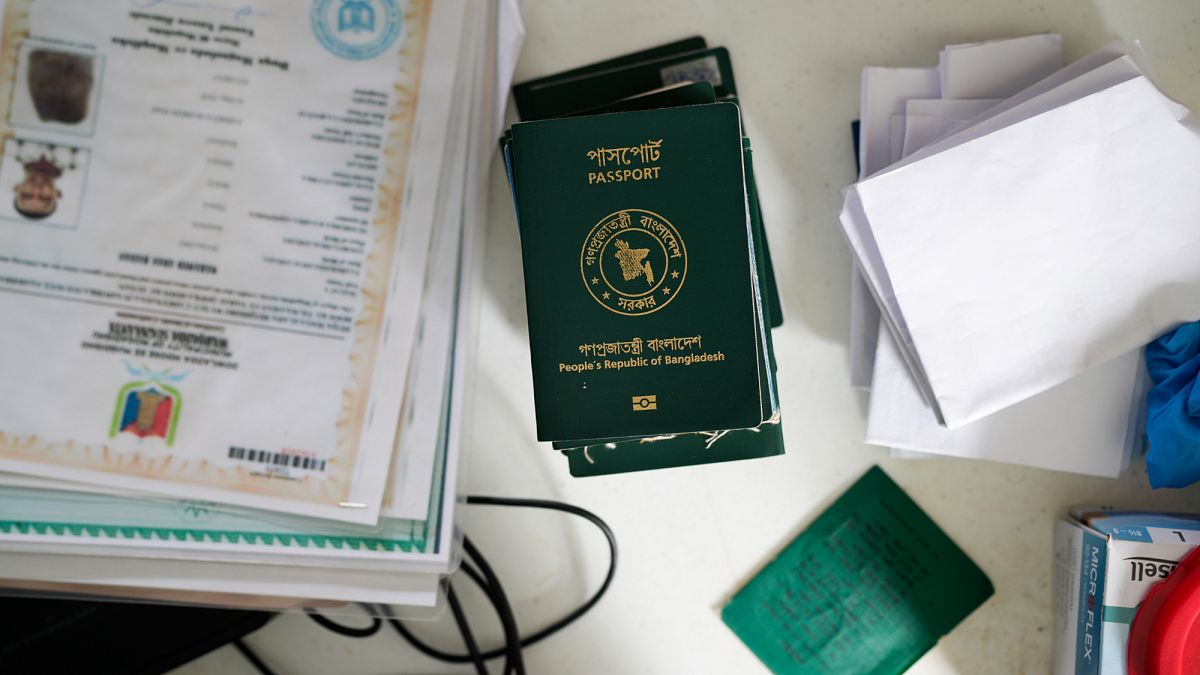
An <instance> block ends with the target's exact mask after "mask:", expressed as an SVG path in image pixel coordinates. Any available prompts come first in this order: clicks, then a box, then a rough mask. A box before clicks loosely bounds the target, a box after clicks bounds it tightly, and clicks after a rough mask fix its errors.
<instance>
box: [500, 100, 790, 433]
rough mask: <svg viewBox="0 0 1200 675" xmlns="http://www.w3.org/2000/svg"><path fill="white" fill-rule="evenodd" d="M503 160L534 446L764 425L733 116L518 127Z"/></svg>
mask: <svg viewBox="0 0 1200 675" xmlns="http://www.w3.org/2000/svg"><path fill="white" fill-rule="evenodd" d="M508 150H509V152H510V155H511V165H512V180H513V187H514V193H515V195H516V197H517V200H516V201H517V217H518V222H519V227H520V229H521V246H522V260H523V265H524V272H525V297H526V306H527V309H528V313H529V333H530V335H529V340H530V351H531V354H532V361H533V381H534V399H535V409H536V416H537V427H538V439H539V440H543V441H552V440H566V439H578V438H605V437H610V436H614V435H622V436H648V435H656V434H671V433H682V432H689V431H705V430H711V429H714V428H717V429H739V428H747V427H755V426H758V425H759V424H760V423H762V422H763V421H764V420H765V419H767V418H768V417H770V414H769V413H770V410H771V405H770V402H764V400H763V396H762V392H763V391H764V390H766V389H768V388H767V387H765V386H764V383H763V382H762V378H763V371H764V368H763V361H764V359H765V358H766V355H765V341H764V340H763V332H764V331H763V328H762V325H761V313H762V308H761V305H760V304H759V298H758V295H757V293H756V288H755V285H756V279H755V275H756V270H755V269H754V251H753V238H752V236H751V229H750V220H749V207H748V204H747V197H746V190H745V177H744V174H743V166H742V137H741V125H740V122H739V115H738V109H737V106H735V105H733V104H730V103H713V104H709V105H696V106H687V107H682V108H669V109H660V110H646V111H636V112H625V113H620V114H610V115H596V116H589V117H577V118H564V119H554V120H544V121H538V122H527V123H522V124H517V125H515V126H514V127H513V129H512V140H511V143H510V144H509V148H508ZM764 410H765V411H766V412H767V413H768V414H764Z"/></svg>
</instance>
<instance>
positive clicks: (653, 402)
mask: <svg viewBox="0 0 1200 675" xmlns="http://www.w3.org/2000/svg"><path fill="white" fill-rule="evenodd" d="M645 410H658V395H657V394H643V395H641V396H634V397H633V411H634V412H642V411H645Z"/></svg>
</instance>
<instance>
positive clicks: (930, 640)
mask: <svg viewBox="0 0 1200 675" xmlns="http://www.w3.org/2000/svg"><path fill="white" fill-rule="evenodd" d="M991 595H992V584H991V582H990V581H988V579H987V577H986V576H984V574H983V571H982V570H980V569H979V567H977V566H976V565H975V563H973V562H971V559H970V558H968V557H967V555H966V554H965V553H963V552H962V550H961V549H960V548H958V546H956V545H955V544H954V542H953V541H951V540H950V538H949V537H947V536H946V533H945V532H942V530H941V529H939V528H938V526H937V525H936V524H935V523H934V522H933V521H932V520H930V519H929V516H927V515H925V512H924V511H922V510H921V508H920V507H919V506H917V505H916V503H914V502H913V501H912V499H910V498H909V497H908V495H906V494H905V493H904V491H903V490H901V489H900V487H899V486H897V485H896V484H895V483H894V482H892V479H891V478H889V477H888V476H887V474H885V473H884V472H883V471H882V470H881V469H879V467H874V468H872V469H871V470H870V471H868V472H867V473H866V475H864V476H863V477H862V478H860V479H859V481H858V482H857V483H855V484H854V486H853V487H851V488H850V489H849V490H847V491H846V493H845V494H843V495H842V496H841V497H840V498H839V499H838V500H837V501H836V502H834V504H833V506H831V507H829V509H828V510H827V511H825V512H824V513H822V514H821V515H820V516H818V517H817V519H816V520H815V521H814V522H813V524H812V525H810V526H809V527H808V529H807V530H805V531H804V532H802V533H801V534H800V536H798V537H796V539H794V540H793V541H792V542H791V543H790V544H788V546H787V548H785V549H784V550H783V552H781V553H780V554H779V556H778V557H777V558H776V559H775V560H773V561H771V562H770V563H769V564H768V565H767V566H766V567H765V568H764V569H763V570H762V571H761V572H759V573H758V575H757V576H755V577H754V578H753V579H751V580H750V582H749V583H747V584H746V585H745V586H744V587H743V588H742V589H741V590H740V591H738V593H737V594H736V595H735V596H734V597H733V599H732V600H730V601H729V603H728V604H727V605H725V607H724V609H723V610H722V611H721V618H722V619H723V620H724V621H725V624H726V625H728V626H729V628H730V629H732V630H733V632H734V633H736V634H737V636H738V637H739V638H741V640H742V642H745V643H746V646H748V647H749V648H750V650H751V651H753V652H754V654H755V655H756V656H758V658H759V659H760V660H762V662H763V663H764V664H766V666H767V667H768V668H770V669H771V671H772V672H775V673H788V674H791V673H796V674H801V673H803V674H806V675H807V674H810V673H811V674H816V673H821V674H822V675H825V674H833V673H855V674H868V673H869V674H873V675H883V674H888V673H901V672H904V670H906V669H907V668H908V667H909V666H911V665H912V664H913V663H914V662H916V660H917V659H919V658H920V657H921V655H922V654H924V653H925V652H926V651H928V650H929V648H930V647H932V646H933V645H934V644H935V643H936V642H937V641H938V638H940V637H941V636H942V635H945V634H946V633H948V632H950V630H951V629H953V628H954V627H955V626H956V625H958V623H959V622H960V621H962V620H963V619H964V618H966V616H967V615H968V614H970V613H971V612H972V611H973V610H974V609H975V608H976V607H978V606H979V605H980V604H982V603H983V601H984V600H986V599H987V598H988V597H990V596H991Z"/></svg>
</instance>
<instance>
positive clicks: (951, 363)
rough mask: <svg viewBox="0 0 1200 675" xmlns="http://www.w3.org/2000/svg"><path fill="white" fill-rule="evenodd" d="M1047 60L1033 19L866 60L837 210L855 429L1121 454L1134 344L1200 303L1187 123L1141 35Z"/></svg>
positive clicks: (1051, 47) (1078, 456) (1049, 53)
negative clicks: (893, 61) (1071, 58)
mask: <svg viewBox="0 0 1200 675" xmlns="http://www.w3.org/2000/svg"><path fill="white" fill-rule="evenodd" d="M1062 64H1063V61H1062V49H1061V40H1060V39H1059V37H1058V36H1057V35H1035V36H1030V37H1024V38H1018V39H1015V40H1002V41H996V42H988V43H982V44H975V45H956V46H951V47H947V48H946V50H944V51H943V52H942V54H941V58H940V59H939V66H938V67H937V68H930V69H883V68H868V69H866V70H865V71H864V74H863V98H862V115H861V125H862V126H861V132H860V133H861V136H860V139H861V143H860V157H859V160H860V168H861V172H862V173H861V176H860V180H859V182H858V183H856V184H854V185H852V186H850V187H849V188H847V190H846V192H845V203H844V206H843V210H842V213H841V224H842V228H843V231H844V233H845V236H846V238H847V240H848V242H849V244H850V247H851V250H852V252H853V258H854V261H855V265H856V274H855V280H854V283H855V285H854V289H855V290H854V293H853V294H852V298H851V300H852V303H853V305H854V307H853V311H852V329H851V334H852V344H851V352H852V376H853V382H854V384H855V385H856V386H862V387H869V388H870V390H871V403H870V411H869V421H868V429H867V442H868V443H872V444H876V445H883V446H886V447H890V448H893V451H894V452H897V454H901V455H923V454H937V455H948V456H958V457H971V458H980V459H990V460H996V461H1003V462H1011V463H1016V464H1024V465H1029V466H1036V467H1041V468H1048V469H1056V470H1062V471H1071V472H1076V473H1084V474H1091V475H1099V476H1116V475H1117V474H1119V473H1120V471H1121V470H1122V469H1123V468H1124V467H1125V466H1126V465H1127V463H1128V461H1129V458H1130V454H1131V452H1132V449H1133V447H1134V446H1135V444H1136V440H1137V438H1138V437H1139V433H1138V430H1137V425H1138V420H1139V417H1140V415H1139V407H1140V403H1141V400H1142V392H1143V381H1144V375H1143V370H1144V369H1143V367H1142V364H1141V360H1140V347H1141V346H1142V345H1144V344H1145V343H1146V342H1148V341H1150V340H1152V339H1153V338H1154V337H1156V336H1157V335H1159V334H1161V333H1162V332H1164V331H1166V330H1168V329H1170V328H1172V327H1174V326H1176V325H1178V324H1179V323H1181V322H1185V321H1192V320H1196V319H1197V318H1200V266H1197V265H1196V259H1197V255H1198V254H1200V200H1197V199H1196V198H1195V195H1194V186H1195V185H1196V184H1197V181H1198V180H1200V133H1198V129H1200V125H1197V122H1196V120H1195V118H1194V117H1192V116H1191V114H1190V113H1189V111H1188V110H1187V109H1186V108H1184V107H1183V106H1180V105H1178V104H1177V103H1174V102H1173V101H1171V100H1170V99H1169V98H1167V97H1166V96H1165V95H1164V94H1163V93H1162V92H1161V91H1159V90H1158V88H1157V87H1156V86H1155V84H1154V82H1153V80H1152V78H1151V77H1150V75H1149V74H1148V71H1147V69H1146V68H1145V64H1144V57H1143V56H1142V54H1141V51H1140V49H1139V48H1138V47H1137V46H1136V45H1123V44H1113V45H1109V46H1107V47H1105V48H1103V49H1101V50H1100V51H1098V52H1095V53H1093V54H1091V55H1089V56H1087V57H1085V58H1083V59H1081V60H1079V61H1077V62H1075V63H1072V64H1071V65H1069V66H1066V67H1062ZM881 323H882V325H883V326H884V329H883V330H879V328H878V326H879V325H880V324H881Z"/></svg>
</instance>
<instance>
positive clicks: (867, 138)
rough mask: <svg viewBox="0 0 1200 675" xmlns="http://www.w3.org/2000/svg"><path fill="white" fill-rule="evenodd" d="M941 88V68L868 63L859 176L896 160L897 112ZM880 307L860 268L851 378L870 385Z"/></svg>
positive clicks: (853, 306)
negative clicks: (894, 125) (871, 65)
mask: <svg viewBox="0 0 1200 675" xmlns="http://www.w3.org/2000/svg"><path fill="white" fill-rule="evenodd" d="M939 93H940V85H939V83H938V72H937V69H936V68H863V73H862V93H861V96H862V98H861V103H860V110H859V141H858V158H859V160H858V161H859V166H860V172H859V177H860V178H862V177H865V176H869V175H871V174H872V173H875V172H876V171H878V170H880V169H882V168H884V167H885V166H887V165H889V164H891V163H892V161H893V157H892V140H891V136H892V133H891V125H892V115H896V114H900V113H903V112H904V102H905V101H907V100H908V99H910V98H936V97H938V96H939ZM878 333H879V308H878V307H877V306H876V304H875V302H874V300H872V299H871V292H870V290H869V289H868V288H867V285H866V282H865V281H864V280H863V278H862V276H861V275H860V274H859V272H858V269H857V267H855V268H854V269H853V270H852V274H851V280H850V384H851V385H852V386H855V387H859V388H868V387H870V386H871V371H872V368H873V365H872V363H873V362H874V360H875V342H876V336H877V335H878Z"/></svg>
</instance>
